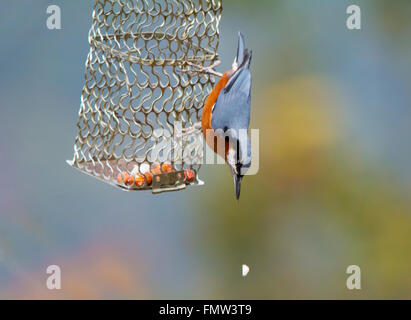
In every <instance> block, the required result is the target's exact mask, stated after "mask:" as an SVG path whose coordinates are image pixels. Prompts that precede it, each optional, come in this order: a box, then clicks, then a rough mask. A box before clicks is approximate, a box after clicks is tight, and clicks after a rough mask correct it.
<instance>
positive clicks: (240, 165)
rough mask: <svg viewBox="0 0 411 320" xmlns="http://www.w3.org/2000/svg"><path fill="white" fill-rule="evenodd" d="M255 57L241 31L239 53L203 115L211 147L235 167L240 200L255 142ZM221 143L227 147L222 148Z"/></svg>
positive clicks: (202, 127)
mask: <svg viewBox="0 0 411 320" xmlns="http://www.w3.org/2000/svg"><path fill="white" fill-rule="evenodd" d="M251 60H252V51H249V50H248V49H246V48H245V42H244V36H243V34H242V33H241V32H239V33H238V48H237V56H236V57H235V59H234V62H233V64H232V68H231V69H230V70H228V71H226V72H225V73H224V74H222V75H221V78H220V80H219V81H218V82H217V84H216V85H215V86H214V88H213V89H212V91H211V93H210V94H209V96H208V97H207V99H206V101H205V103H204V107H203V112H202V116H201V130H202V133H203V135H204V138H205V140H206V142H207V144H208V146H209V147H210V148H211V149H212V150H214V152H215V153H217V154H218V155H219V156H221V157H222V158H223V159H224V160H225V162H226V163H227V165H228V166H229V168H230V170H231V174H232V176H233V179H234V189H235V195H236V199H237V200H239V199H240V193H241V183H242V180H243V177H244V175H245V174H246V172H247V170H248V169H249V168H250V166H251V143H250V138H249V136H248V131H249V126H250V110H251V80H252V77H251V71H250V64H251ZM206 71H208V72H209V73H213V74H217V73H216V72H211V71H210V70H206ZM222 139H224V141H223V140H222ZM221 145H223V146H224V148H223V149H224V150H220V149H222V148H219V146H221Z"/></svg>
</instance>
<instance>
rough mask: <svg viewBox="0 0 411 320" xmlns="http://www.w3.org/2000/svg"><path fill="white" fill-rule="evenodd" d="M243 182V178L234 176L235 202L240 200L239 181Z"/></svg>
mask: <svg viewBox="0 0 411 320" xmlns="http://www.w3.org/2000/svg"><path fill="white" fill-rule="evenodd" d="M242 180H243V176H240V175H238V174H235V175H234V187H235V196H236V198H237V200H239V199H240V193H241V181H242Z"/></svg>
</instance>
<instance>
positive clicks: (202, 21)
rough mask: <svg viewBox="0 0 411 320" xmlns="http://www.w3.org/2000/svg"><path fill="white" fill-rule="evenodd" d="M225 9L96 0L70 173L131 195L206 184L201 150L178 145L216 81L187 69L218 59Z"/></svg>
mask: <svg viewBox="0 0 411 320" xmlns="http://www.w3.org/2000/svg"><path fill="white" fill-rule="evenodd" d="M221 2H222V0H97V2H96V4H95V6H94V11H93V22H92V27H91V30H90V33H89V43H90V53H89V55H88V58H87V61H86V72H85V84H84V88H83V91H82V95H81V106H80V111H79V118H78V122H77V127H78V135H77V137H76V140H75V143H74V158H73V160H72V161H68V163H69V164H70V165H71V166H73V167H74V168H76V169H78V170H80V171H81V172H83V173H86V174H88V175H90V176H93V177H95V178H98V179H100V180H102V181H104V182H106V183H110V184H112V185H114V186H116V187H119V188H122V189H125V190H150V189H151V190H152V191H153V193H159V192H164V191H176V190H181V189H184V188H185V187H186V185H189V184H190V185H198V184H202V182H201V181H200V180H199V179H198V173H199V170H200V167H201V162H202V161H201V160H202V153H203V148H201V147H194V148H193V147H192V146H193V143H190V142H187V141H185V142H182V141H179V139H174V138H175V135H176V130H177V128H178V127H180V129H181V128H189V127H191V126H193V125H194V124H195V123H198V122H199V121H200V119H201V112H202V107H203V105H204V102H205V100H206V98H207V96H208V95H209V93H210V92H211V90H212V88H213V85H214V83H215V79H214V77H213V76H211V75H192V74H189V73H187V72H184V69H185V68H186V67H187V66H188V65H189V64H196V65H201V66H204V67H207V66H211V65H213V64H214V63H215V62H216V61H217V60H218V57H217V50H218V44H219V29H218V27H219V22H220V19H221V13H222V3H221ZM193 138H194V139H196V137H193ZM197 138H198V137H197ZM189 145H190V146H191V148H189ZM194 145H195V144H194Z"/></svg>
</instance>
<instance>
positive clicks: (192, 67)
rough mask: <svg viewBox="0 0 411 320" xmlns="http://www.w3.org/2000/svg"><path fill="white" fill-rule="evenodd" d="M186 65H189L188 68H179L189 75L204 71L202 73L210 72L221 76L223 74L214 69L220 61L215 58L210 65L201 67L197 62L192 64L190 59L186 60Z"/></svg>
mask: <svg viewBox="0 0 411 320" xmlns="http://www.w3.org/2000/svg"><path fill="white" fill-rule="evenodd" d="M186 63H187V65H188V66H189V68H187V69H181V71H182V72H185V73H188V74H190V75H191V76H195V75H197V74H198V73H204V74H211V75H214V76H217V77H222V76H223V75H222V74H221V73H219V72H217V71H215V70H214V68H215V67H217V66H218V65H219V64H220V63H221V61H220V60H217V61H216V62H215V63H214V64H212V65H211V66H208V67H203V66H200V65H197V64H194V63H192V62H190V61H186Z"/></svg>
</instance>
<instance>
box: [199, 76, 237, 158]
mask: <svg viewBox="0 0 411 320" xmlns="http://www.w3.org/2000/svg"><path fill="white" fill-rule="evenodd" d="M231 75H232V71H231V70H229V71H227V72H226V73H224V74H223V76H222V77H221V79H220V81H218V82H217V84H216V85H215V87H214V88H213V90H212V91H211V93H210V95H209V96H208V98H207V100H206V102H205V104H204V108H203V114H202V117H201V127H202V130H203V135H204V138H205V139H206V142H207V144H208V145H209V146H210V148H211V149H213V150H214V152H215V153H218V154H219V155H220V156H221V157H222V158H223V159H225V160H227V152H228V148H229V143H228V142H226V143H225V151H224V154H223V150H217V146H218V141H217V139H218V138H217V137H215V138H214V139H212V138H209V139H207V130H212V129H213V128H212V126H211V120H212V116H213V107H214V105H215V103H216V102H217V98H218V96H219V94H220V92H221V90H223V89H224V87H225V86H226V84H227V82H228V80H230V77H231ZM213 140H214V141H213ZM218 151H220V152H218Z"/></svg>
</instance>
